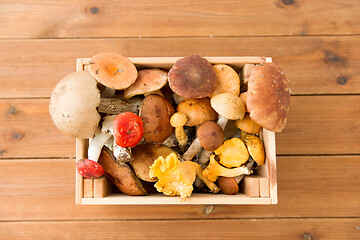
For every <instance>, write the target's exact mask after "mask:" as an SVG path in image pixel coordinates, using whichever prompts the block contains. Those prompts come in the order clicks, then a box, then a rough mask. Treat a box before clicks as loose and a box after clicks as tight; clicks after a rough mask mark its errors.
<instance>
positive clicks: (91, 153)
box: [88, 116, 115, 162]
mask: <svg viewBox="0 0 360 240" xmlns="http://www.w3.org/2000/svg"><path fill="white" fill-rule="evenodd" d="M114 119H115V116H106V117H105V118H104V120H103V122H102V127H101V132H100V133H99V134H97V135H95V137H94V138H93V139H91V141H90V144H89V148H88V159H90V160H92V161H95V162H97V161H98V159H99V156H100V153H101V150H102V148H103V146H104V145H105V143H106V142H107V141H108V140H109V139H110V137H111V136H112V134H113V121H114Z"/></svg>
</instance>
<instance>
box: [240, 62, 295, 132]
mask: <svg viewBox="0 0 360 240" xmlns="http://www.w3.org/2000/svg"><path fill="white" fill-rule="evenodd" d="M247 92H248V93H247V100H246V102H247V104H246V107H247V110H248V112H249V113H250V118H251V119H252V120H253V121H254V122H256V123H257V124H259V125H260V126H262V127H263V128H265V129H267V130H270V131H273V132H281V131H282V130H283V128H284V127H285V124H286V120H287V115H288V112H289V105H290V90H289V88H288V84H287V79H286V77H285V75H284V73H283V72H282V71H281V69H280V68H279V67H278V66H276V65H275V64H274V63H264V64H260V65H256V66H255V67H254V68H253V70H252V71H251V74H250V77H249V83H248V91H247Z"/></svg>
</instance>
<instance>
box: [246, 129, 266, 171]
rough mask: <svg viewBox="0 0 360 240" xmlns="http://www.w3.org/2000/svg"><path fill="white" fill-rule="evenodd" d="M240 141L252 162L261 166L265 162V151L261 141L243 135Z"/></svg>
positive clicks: (248, 135) (252, 136) (254, 137)
mask: <svg viewBox="0 0 360 240" xmlns="http://www.w3.org/2000/svg"><path fill="white" fill-rule="evenodd" d="M242 139H243V141H244V142H245V145H246V147H247V149H248V151H249V154H250V156H251V157H252V158H253V159H254V161H255V162H256V163H257V164H258V165H263V164H264V161H265V150H264V143H263V142H262V141H261V139H260V138H258V137H257V136H254V135H251V134H243V136H242Z"/></svg>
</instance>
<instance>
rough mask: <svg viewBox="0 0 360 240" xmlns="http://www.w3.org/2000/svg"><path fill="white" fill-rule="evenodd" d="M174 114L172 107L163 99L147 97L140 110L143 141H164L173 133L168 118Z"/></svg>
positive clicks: (154, 96) (155, 96)
mask: <svg viewBox="0 0 360 240" xmlns="http://www.w3.org/2000/svg"><path fill="white" fill-rule="evenodd" d="M174 113H175V110H174V107H173V106H172V105H171V104H170V103H169V102H168V101H167V100H166V99H165V98H164V97H162V96H159V95H148V96H147V97H146V98H145V99H144V101H143V106H142V108H141V119H142V120H143V122H144V135H143V137H144V139H145V141H147V142H155V143H162V142H163V141H165V140H166V139H167V138H168V137H169V136H170V135H171V134H172V132H173V131H174V128H173V127H172V126H171V124H170V117H171V116H172V115H173V114H174Z"/></svg>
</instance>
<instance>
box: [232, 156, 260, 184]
mask: <svg viewBox="0 0 360 240" xmlns="http://www.w3.org/2000/svg"><path fill="white" fill-rule="evenodd" d="M254 163H255V161H254V159H252V158H250V159H249V162H248V164H246V168H247V169H249V171H250V170H251V168H252V166H253V165H254ZM244 177H245V174H241V175H239V176H236V177H234V179H235V181H236V184H239V182H241V180H242V179H243V178H244Z"/></svg>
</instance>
